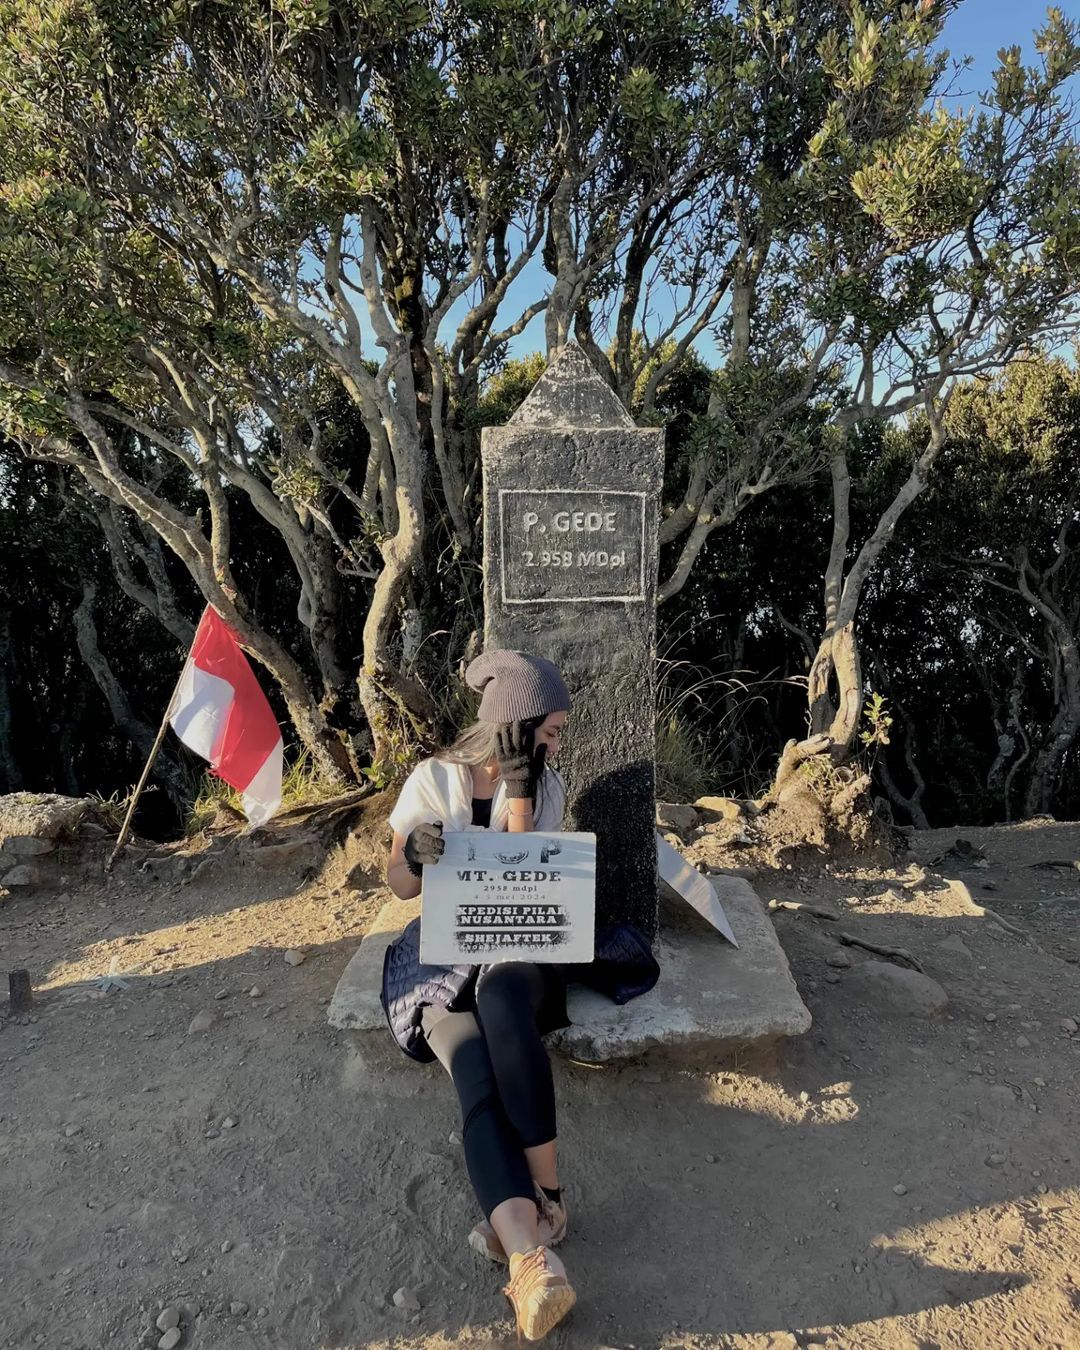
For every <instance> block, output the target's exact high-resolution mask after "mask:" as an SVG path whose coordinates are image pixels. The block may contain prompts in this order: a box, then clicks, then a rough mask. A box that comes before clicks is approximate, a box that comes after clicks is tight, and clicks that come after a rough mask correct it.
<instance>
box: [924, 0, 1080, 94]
mask: <svg viewBox="0 0 1080 1350" xmlns="http://www.w3.org/2000/svg"><path fill="white" fill-rule="evenodd" d="M1047 8H1048V6H1047V5H1045V4H1040V3H1035V4H1032V3H1031V0H966V3H965V4H963V5H961V7H960V9H959V11H958V12H957V13H956V14H954V15H953V17H952V18H951V19H950V20H949V23H948V25H947V28H946V36H945V46H946V47H948V49H949V51H950V52H952V54H953V56H961V55H965V56H973V57H974V58H975V64H974V66H973V68H972V71H973V76H975V77H977V79H976V78H973V79H972V81H971V87H972V88H978V87H980V86H982V85H985V84H988V83H989V79H990V73H991V71H992V70H993V68H994V65H995V61H996V57H997V53H998V50H999V49H1000V48H1001V47H1011V46H1012V44H1013V43H1014V42H1018V43H1019V44H1020V46H1021V48H1022V49H1023V56H1024V60H1025V61H1026V62H1028V64H1031V63H1032V62H1033V60H1034V58H1035V50H1034V48H1033V47H1032V45H1031V37H1032V34H1033V33H1034V31H1035V29H1036V28H1038V27H1039V26H1040V25H1041V24H1042V21H1043V18H1044V16H1045V14H1046V11H1047ZM1057 8H1058V9H1060V10H1061V11H1062V13H1063V14H1064V15H1065V17H1066V18H1067V19H1080V0H1059V3H1058V5H1057Z"/></svg>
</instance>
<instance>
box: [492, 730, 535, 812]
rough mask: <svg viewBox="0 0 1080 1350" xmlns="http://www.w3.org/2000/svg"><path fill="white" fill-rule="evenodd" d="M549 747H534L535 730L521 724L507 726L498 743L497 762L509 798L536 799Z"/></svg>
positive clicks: (496, 747)
mask: <svg viewBox="0 0 1080 1350" xmlns="http://www.w3.org/2000/svg"><path fill="white" fill-rule="evenodd" d="M546 755H547V746H546V745H536V744H535V743H534V736H533V728H532V727H527V726H525V725H523V724H522V723H521V722H506V723H504V724H503V725H502V726H500V727H499V729H498V731H497V732H496V740H495V760H496V763H497V764H498V766H499V777H500V778H501V779H502V780H503V782H504V783H505V784H506V795H507V797H529V798H533V797H535V796H536V785H537V783H539V781H540V777H541V775H542V774H543V772H544V758H545V756H546Z"/></svg>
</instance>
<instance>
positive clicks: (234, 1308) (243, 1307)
mask: <svg viewBox="0 0 1080 1350" xmlns="http://www.w3.org/2000/svg"><path fill="white" fill-rule="evenodd" d="M247 1310H248V1305H247V1304H246V1303H242V1302H241V1301H240V1300H239V1299H237V1300H235V1301H234V1302H232V1303H230V1304H229V1312H231V1313H232V1315H233V1316H234V1317H243V1315H244V1314H245V1313H246V1312H247Z"/></svg>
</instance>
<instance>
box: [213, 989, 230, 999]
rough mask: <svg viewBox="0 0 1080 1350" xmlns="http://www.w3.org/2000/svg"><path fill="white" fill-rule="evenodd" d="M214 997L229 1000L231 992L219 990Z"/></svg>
mask: <svg viewBox="0 0 1080 1350" xmlns="http://www.w3.org/2000/svg"><path fill="white" fill-rule="evenodd" d="M214 997H215V998H216V999H222V998H228V997H229V991H228V990H227V989H219V990H218V991H217V993H216V994H215V995H214Z"/></svg>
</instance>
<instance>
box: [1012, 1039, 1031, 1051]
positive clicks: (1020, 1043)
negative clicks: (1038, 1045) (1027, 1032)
mask: <svg viewBox="0 0 1080 1350" xmlns="http://www.w3.org/2000/svg"><path fill="white" fill-rule="evenodd" d="M1013 1044H1014V1045H1015V1046H1016V1048H1017V1050H1026V1049H1027V1048H1028V1046H1029V1045H1030V1044H1031V1042H1030V1041H1029V1040H1028V1038H1027V1037H1026V1036H1017V1038H1016V1040H1015V1041H1014V1042H1013Z"/></svg>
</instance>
